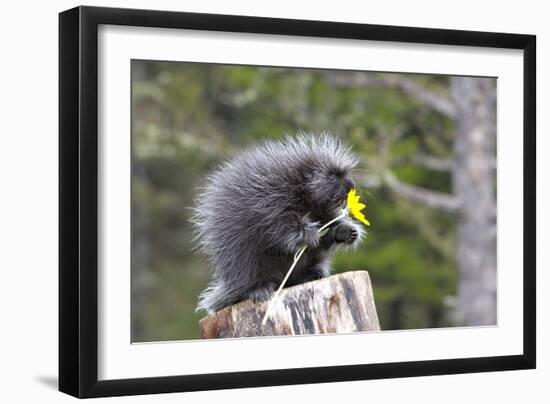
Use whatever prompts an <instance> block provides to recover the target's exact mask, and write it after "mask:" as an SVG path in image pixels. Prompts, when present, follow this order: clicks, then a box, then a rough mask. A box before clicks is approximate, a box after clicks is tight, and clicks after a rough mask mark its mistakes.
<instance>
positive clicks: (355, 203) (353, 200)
mask: <svg viewBox="0 0 550 404" xmlns="http://www.w3.org/2000/svg"><path fill="white" fill-rule="evenodd" d="M366 206H367V205H365V204H364V203H361V202H360V197H359V195H357V190H356V189H355V188H353V189H352V190H351V191H349V193H348V204H347V210H348V212H349V213H351V215H352V216H353V217H354V218H356V219H357V220H359V221H360V222H362V223H365V224H366V225H367V226H370V223H369V221H368V220H367V218H366V217H365V215H364V214H363V212H361V211H362V210H363V209H364V208H365V207H366Z"/></svg>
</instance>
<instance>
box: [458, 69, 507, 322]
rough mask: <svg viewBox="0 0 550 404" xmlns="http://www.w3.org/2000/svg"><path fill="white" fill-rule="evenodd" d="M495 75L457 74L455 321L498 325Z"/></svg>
mask: <svg viewBox="0 0 550 404" xmlns="http://www.w3.org/2000/svg"><path fill="white" fill-rule="evenodd" d="M493 91H494V90H493V89H492V79H485V78H474V77H453V78H452V79H451V94H452V98H453V101H454V103H455V105H456V119H455V122H456V133H455V140H454V164H453V170H452V178H453V191H454V194H455V196H457V197H458V198H459V200H460V206H461V208H460V215H461V217H460V219H459V220H458V229H457V250H456V257H457V266H458V271H459V275H460V276H459V284H458V296H457V318H456V319H455V321H456V323H457V325H469V326H471V325H492V324H496V205H495V187H494V178H495V174H494V149H495V103H496V100H495V99H493V98H492V97H491V94H492V93H493Z"/></svg>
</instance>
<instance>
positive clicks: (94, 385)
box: [59, 7, 536, 398]
mask: <svg viewBox="0 0 550 404" xmlns="http://www.w3.org/2000/svg"><path fill="white" fill-rule="evenodd" d="M100 24H113V25H125V26H140V27H158V28H182V29H194V30H208V31H226V32H242V33H259V34H278V35H291V36H309V37H319V38H344V39H359V40H375V41H377V40H379V41H394V42H406V43H423V44H440V45H450V46H452V45H464V46H476V47H488V48H509V49H520V50H523V61H524V77H523V80H524V89H523V114H524V115H523V119H524V122H523V131H524V133H523V141H524V155H523V180H524V187H523V203H524V211H523V219H524V229H523V231H524V233H523V251H524V261H523V319H524V320H523V354H521V355H511V356H495V357H482V358H467V359H446V360H426V361H415V362H400V363H380V364H364V365H351V366H337V367H316V368H307V369H300V368H297V369H281V370H263V371H252V372H236V373H218V374H204V375H181V376H170V377H150V378H149V377H148V378H139V379H123V380H107V381H98V376H97V373H98V322H97V318H98V282H97V281H98V278H97V277H98V139H97V131H98V122H97V120H98V66H97V61H98V55H97V52H98V26H99V25H100ZM535 60H536V37H535V36H533V35H519V34H506V33H491V32H473V31H459V30H443V29H426V28H410V27H397V26H382V25H370V24H351V23H339V22H325V21H306V20H289V19H278V18H260V17H245V16H229V15H214V14H197V13H183V12H167V11H151V10H132V9H113V8H96V7H77V8H73V9H71V10H67V11H64V12H62V13H60V15H59V390H60V391H62V392H65V393H68V394H70V395H73V396H75V397H81V398H84V397H102V396H119V395H133V394H149V393H166V392H182V391H196V390H210V389H226V388H240V387H258V386H273V385H290V384H301V383H324V382H337V381H351V380H362V379H381V378H396V377H411V376H426V375H441V374H458V373H468V372H487V371H500V370H513V369H532V368H535V366H536V339H535V338H536V335H535V334H536V333H535V327H536V324H535V317H536V311H535V309H536V307H535V301H536V290H535V276H536V275H535V272H536V254H535V253H536V222H535V219H536V218H535V211H536V209H535V204H536V202H535V199H536V198H535V196H536V189H535V183H536V171H535V166H536V163H535V147H536V139H535V120H536V112H535V110H536V108H535V103H536V74H535V73H536V63H535Z"/></svg>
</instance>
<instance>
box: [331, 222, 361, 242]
mask: <svg viewBox="0 0 550 404" xmlns="http://www.w3.org/2000/svg"><path fill="white" fill-rule="evenodd" d="M358 236H359V232H358V231H357V229H355V228H354V227H352V226H349V225H347V224H341V225H339V226H338V227H337V228H336V231H335V234H334V239H335V240H336V241H337V242H339V243H346V244H353V243H354V242H355V240H357V237H358Z"/></svg>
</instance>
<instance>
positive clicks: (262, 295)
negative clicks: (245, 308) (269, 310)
mask: <svg viewBox="0 0 550 404" xmlns="http://www.w3.org/2000/svg"><path fill="white" fill-rule="evenodd" d="M273 291H274V289H273V286H271V285H270V286H263V287H260V288H256V289H253V290H251V291H250V292H248V298H249V299H250V300H252V301H253V302H254V303H258V302H265V301H267V300H269V299H271V295H272V294H273Z"/></svg>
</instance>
